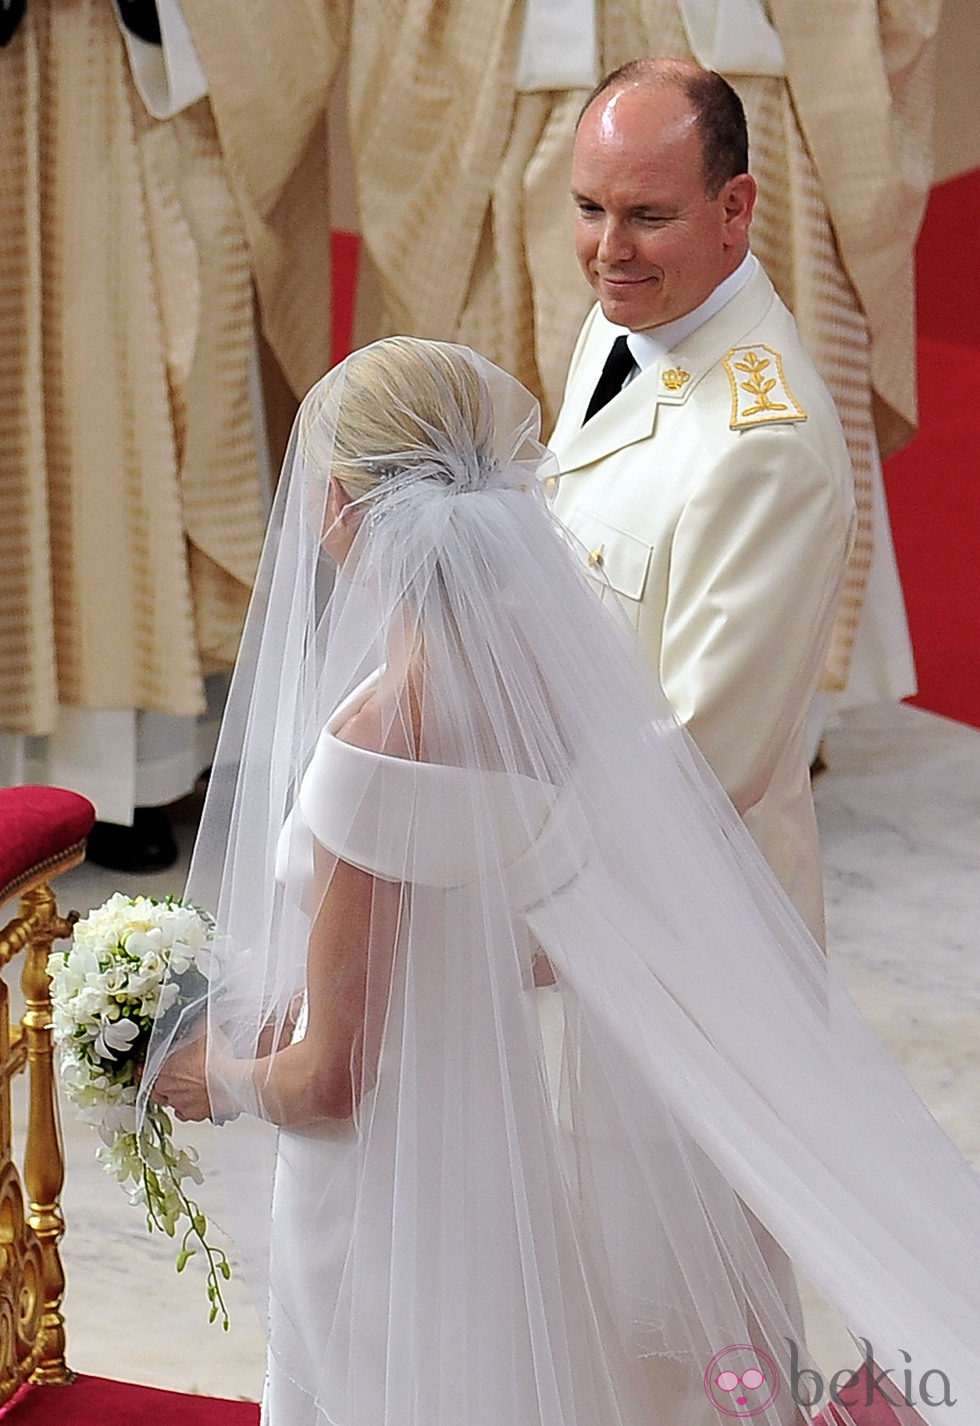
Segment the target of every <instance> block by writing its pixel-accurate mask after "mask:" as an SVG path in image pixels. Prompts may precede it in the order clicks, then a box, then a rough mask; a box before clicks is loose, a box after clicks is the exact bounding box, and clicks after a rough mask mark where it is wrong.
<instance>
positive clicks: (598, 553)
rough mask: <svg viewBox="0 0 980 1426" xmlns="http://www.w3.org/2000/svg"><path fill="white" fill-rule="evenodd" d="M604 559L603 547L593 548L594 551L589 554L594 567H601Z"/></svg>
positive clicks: (590, 562)
mask: <svg viewBox="0 0 980 1426" xmlns="http://www.w3.org/2000/svg"><path fill="white" fill-rule="evenodd" d="M603 560H604V556H603V553H602V549H601V547H600V548H599V549H597V550H593V551H592V553H591V554H590V555H589V564H590V565H592V566H593V568H597V567H599V568H601V566H602V563H603Z"/></svg>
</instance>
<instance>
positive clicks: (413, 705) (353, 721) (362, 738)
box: [336, 684, 421, 758]
mask: <svg viewBox="0 0 980 1426" xmlns="http://www.w3.org/2000/svg"><path fill="white" fill-rule="evenodd" d="M420 722H421V719H420V717H419V710H418V701H417V699H416V698H415V697H414V696H413V695H412V694H410V693H409V694H406V693H405V691H404V690H402V691H401V692H400V694H394V693H392V692H391V690H386V689H385V688H384V687H382V686H381V685H380V684H379V686H378V687H377V688H375V689H373V690H372V692H371V693H369V694H368V696H367V698H366V699H365V700H364V702H363V703H361V704H360V705H359V706H358V707H357V708H356V709H355V710H354V711H353V712H352V713H351V714H350V716H349V717H348V718H346V719H345V720H344V722H343V723H342V724H341V725H340V727H339V728H337V730H336V736H337V737H338V738H339V739H340V741H341V742H342V743H350V744H352V745H353V746H354V747H355V748H365V749H366V750H367V751H368V752H373V753H385V754H386V755H387V756H388V757H393V758H417V757H418V756H419V727H420Z"/></svg>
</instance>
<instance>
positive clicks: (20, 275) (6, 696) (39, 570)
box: [0, 0, 263, 733]
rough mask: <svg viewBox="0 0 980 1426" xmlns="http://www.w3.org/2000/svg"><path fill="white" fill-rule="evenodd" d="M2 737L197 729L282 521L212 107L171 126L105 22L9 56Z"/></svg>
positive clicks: (242, 254) (30, 28)
mask: <svg viewBox="0 0 980 1426" xmlns="http://www.w3.org/2000/svg"><path fill="white" fill-rule="evenodd" d="M0 75H2V83H0V133H2V135H3V152H4V183H3V185H2V195H3V196H2V198H0V241H2V243H3V252H4V263H3V265H2V268H0V274H2V275H0V332H2V338H3V363H2V368H0V441H2V446H0V468H2V472H3V479H2V490H3V496H2V500H3V513H4V550H3V559H2V562H0V728H2V729H3V730H5V731H9V732H15V733H44V732H48V731H50V730H51V729H52V728H53V727H54V724H55V719H56V710H57V705H58V703H59V702H60V703H64V704H71V705H76V706H80V707H83V708H94V709H98V708H145V709H152V710H156V711H159V712H164V713H174V714H193V713H197V712H199V711H201V710H202V709H203V707H204V698H203V687H202V678H203V676H204V675H205V674H206V673H208V672H210V671H213V670H215V669H219V668H222V667H227V666H228V665H229V664H230V663H231V661H232V660H233V658H234V656H235V652H236V648H237V643H238V637H239V633H240V629H241V623H242V619H243V616H244V611H245V606H246V602H247V599H248V595H249V590H250V586H251V581H252V577H253V573H254V569H255V565H256V561H257V557H258V551H259V547H260V541H261V535H262V527H263V509H262V498H261V490H260V476H259V466H258V457H257V444H256V433H255V430H254V421H253V414H252V401H251V396H250V390H249V371H250V364H251V360H252V341H253V318H252V289H251V277H250V272H249V263H248V255H247V250H246V246H245V239H244V235H243V232H242V228H241V223H240V220H239V217H238V212H237V209H236V206H235V203H234V200H233V198H232V194H231V191H230V189H229V187H228V183H227V181H226V179H225V176H224V171H223V164H222V158H221V154H220V150H219V147H218V142H217V135H216V133H215V129H214V124H213V121H212V118H211V112H210V109H209V106H208V104H207V101H201V102H200V103H198V104H196V105H194V106H193V107H192V108H191V109H189V110H186V111H185V112H183V113H181V114H179V115H177V117H176V118H174V119H169V120H166V121H163V122H157V121H156V120H153V119H151V118H150V117H149V116H148V114H147V113H146V110H145V108H144V106H143V104H142V101H141V100H140V99H139V97H138V95H137V93H136V91H135V89H134V87H133V84H132V81H131V79H130V72H129V66H128V61H127V57H126V54H125V50H124V46H123V42H122V39H121V36H120V33H119V28H118V25H117V22H116V20H115V17H114V15H113V12H112V8H111V7H110V6H109V5H107V4H105V3H104V0H75V3H73V4H70V5H66V4H51V3H44V0H39V3H35V4H32V5H30V6H28V10H27V15H26V18H25V20H24V22H23V23H22V24H21V26H20V28H19V30H18V31H17V33H16V35H15V36H14V38H13V40H12V42H11V43H10V44H9V45H8V46H7V48H6V49H4V50H3V51H0Z"/></svg>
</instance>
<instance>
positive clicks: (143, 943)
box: [48, 892, 231, 1329]
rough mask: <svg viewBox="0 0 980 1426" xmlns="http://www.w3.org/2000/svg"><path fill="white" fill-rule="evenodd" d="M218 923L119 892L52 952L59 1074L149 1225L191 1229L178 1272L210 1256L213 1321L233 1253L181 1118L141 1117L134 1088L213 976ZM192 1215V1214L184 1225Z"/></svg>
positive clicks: (159, 1111)
mask: <svg viewBox="0 0 980 1426" xmlns="http://www.w3.org/2000/svg"><path fill="white" fill-rule="evenodd" d="M211 932H212V924H211V922H210V920H209V918H208V917H207V916H206V915H205V914H204V913H203V912H201V911H199V910H198V909H197V908H196V907H194V906H189V905H186V904H185V903H184V902H182V901H179V900H177V899H176V898H173V897H167V898H166V899H165V900H163V901H157V900H155V899H154V898H153V897H147V896H139V897H128V896H123V895H122V894H121V893H119V892H117V893H116V894H115V895H114V896H111V897H110V898H109V900H108V901H106V902H105V903H104V904H103V905H102V906H99V907H97V908H96V910H94V911H91V912H90V913H89V914H88V916H86V917H85V918H84V919H82V920H80V921H78V922H77V923H76V925H75V929H74V933H73V938H72V943H71V945H70V946H69V947H68V949H67V950H65V951H55V952H54V953H53V954H52V955H51V957H50V959H49V961H48V972H49V974H50V976H51V999H52V1004H53V1007H54V1038H55V1045H56V1047H57V1053H58V1062H59V1067H60V1071H61V1082H62V1084H63V1085H64V1089H65V1093H66V1094H67V1096H68V1098H69V1099H70V1100H71V1101H72V1103H73V1104H75V1105H76V1106H77V1108H78V1110H79V1113H80V1117H81V1119H82V1120H83V1122H85V1123H87V1124H92V1125H93V1126H94V1127H95V1128H96V1129H98V1131H99V1134H100V1136H101V1138H102V1147H101V1148H100V1149H99V1150H98V1154H97V1157H98V1159H99V1162H100V1163H101V1164H102V1166H103V1168H105V1170H106V1171H107V1172H108V1173H111V1174H113V1175H114V1176H115V1177H116V1178H117V1179H118V1180H119V1182H120V1183H121V1184H122V1185H123V1186H124V1187H127V1186H128V1192H129V1196H130V1199H131V1201H132V1202H133V1203H139V1204H142V1206H143V1207H144V1208H145V1209H146V1224H147V1228H149V1229H150V1230H153V1229H154V1228H156V1229H159V1230H161V1231H162V1232H164V1233H167V1234H168V1235H169V1236H170V1237H171V1238H175V1237H176V1236H177V1234H178V1232H180V1233H181V1238H180V1247H179V1250H178V1253H177V1271H178V1272H182V1271H183V1269H184V1267H185V1266H186V1264H187V1261H188V1259H189V1258H191V1257H192V1256H193V1255H194V1252H195V1251H196V1247H195V1245H196V1246H197V1247H200V1248H201V1250H202V1251H203V1253H204V1256H205V1258H206V1260H207V1265H208V1269H207V1289H208V1299H209V1302H210V1314H209V1315H210V1320H211V1321H212V1322H213V1321H214V1320H215V1319H216V1318H217V1317H218V1316H219V1314H220V1316H221V1320H222V1326H223V1327H225V1328H226V1329H227V1327H228V1323H229V1318H228V1312H227V1309H226V1307H225V1304H224V1299H223V1297H222V1295H221V1282H222V1280H227V1279H228V1278H229V1277H230V1276H231V1270H230V1267H229V1264H228V1259H227V1257H226V1256H225V1254H224V1253H223V1252H222V1251H221V1250H220V1249H219V1248H215V1247H213V1246H212V1245H211V1244H209V1243H208V1241H207V1237H206V1234H207V1220H206V1218H205V1216H204V1214H203V1213H202V1212H201V1210H200V1209H199V1208H198V1206H197V1204H196V1203H195V1202H194V1201H193V1199H192V1198H191V1197H190V1196H189V1193H188V1189H187V1186H186V1185H187V1184H188V1183H194V1184H199V1183H201V1182H202V1181H203V1176H202V1174H201V1171H200V1168H199V1167H198V1155H197V1152H196V1151H195V1150H194V1149H192V1148H179V1147H178V1146H177V1145H176V1144H175V1143H174V1140H173V1128H174V1126H173V1120H172V1119H171V1117H170V1114H169V1113H168V1111H167V1110H166V1109H165V1108H164V1107H163V1106H162V1105H160V1104H155V1103H153V1102H151V1103H150V1105H149V1106H148V1108H147V1110H146V1114H145V1117H144V1119H143V1122H142V1124H141V1125H137V1118H136V1095H137V1090H138V1086H139V1078H140V1074H141V1073H142V1067H143V1063H144V1060H145V1057H146V1050H147V1045H148V1043H149V1039H150V1031H151V1029H152V1026H153V1021H154V1018H155V1017H156V1016H166V1015H168V1014H170V1015H174V1016H176V1015H177V1014H178V1013H179V1012H180V1010H181V1009H182V1008H183V1007H184V1006H186V1005H188V1004H191V1003H192V1002H194V1001H197V1000H199V999H200V998H201V995H202V992H203V991H204V990H205V988H206V985H207V970H208V956H209V953H210V943H211ZM185 1220H186V1222H185Z"/></svg>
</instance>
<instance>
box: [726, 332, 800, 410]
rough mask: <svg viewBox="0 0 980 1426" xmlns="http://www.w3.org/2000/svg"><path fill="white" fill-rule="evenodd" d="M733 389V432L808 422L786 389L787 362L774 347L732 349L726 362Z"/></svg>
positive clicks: (793, 397)
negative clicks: (784, 367)
mask: <svg viewBox="0 0 980 1426" xmlns="http://www.w3.org/2000/svg"><path fill="white" fill-rule="evenodd" d="M724 363H725V370H726V371H727V372H728V380H729V383H730V385H731V388H732V414H731V419H730V421H729V423H728V424H729V425H730V426H731V428H732V430H733V431H735V430H739V429H741V428H742V427H745V426H762V425H766V424H768V423H770V422H772V421H805V420H806V419H807V415H806V412H805V411H804V410H803V407H802V406H801V405H800V403H799V402H798V401H797V399H796V397H795V396H794V395H793V393H792V391H790V389H789V387H788V386H787V385H786V378H785V376H784V375H783V362H782V358H781V357H780V355H779V353H778V352H774V351H773V350H772V348H771V347H764V346H752V347H732V349H731V351H730V352H729V353H728V355H727V356H726V357H725V358H724Z"/></svg>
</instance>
